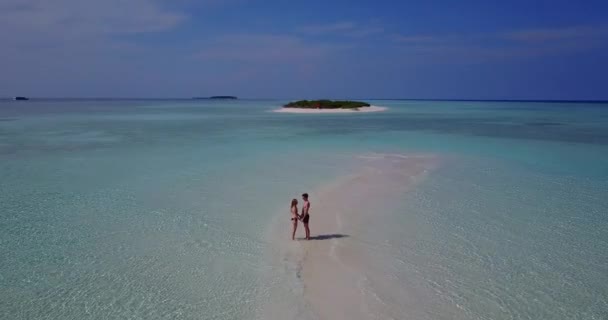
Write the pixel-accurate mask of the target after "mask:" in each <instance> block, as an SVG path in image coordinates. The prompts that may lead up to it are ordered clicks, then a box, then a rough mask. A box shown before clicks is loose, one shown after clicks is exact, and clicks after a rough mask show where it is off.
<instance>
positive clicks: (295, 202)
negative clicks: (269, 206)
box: [290, 199, 298, 208]
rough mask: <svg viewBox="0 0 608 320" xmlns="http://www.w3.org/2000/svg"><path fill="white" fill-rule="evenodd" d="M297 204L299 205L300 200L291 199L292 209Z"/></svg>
mask: <svg viewBox="0 0 608 320" xmlns="http://www.w3.org/2000/svg"><path fill="white" fill-rule="evenodd" d="M297 204H298V200H297V199H291V207H290V208H293V207H294V206H295V205H297Z"/></svg>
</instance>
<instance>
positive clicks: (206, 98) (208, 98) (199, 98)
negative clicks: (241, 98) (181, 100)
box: [192, 96, 238, 100]
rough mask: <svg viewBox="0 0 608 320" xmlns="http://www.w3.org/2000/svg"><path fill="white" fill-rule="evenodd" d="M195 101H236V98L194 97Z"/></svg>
mask: <svg viewBox="0 0 608 320" xmlns="http://www.w3.org/2000/svg"><path fill="white" fill-rule="evenodd" d="M192 99H194V100H236V99H238V98H237V97H235V96H211V97H194V98H192Z"/></svg>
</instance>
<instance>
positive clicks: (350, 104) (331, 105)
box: [274, 99, 386, 113]
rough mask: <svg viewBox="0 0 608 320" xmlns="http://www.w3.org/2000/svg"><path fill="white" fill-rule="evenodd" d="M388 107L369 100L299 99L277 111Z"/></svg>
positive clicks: (362, 110)
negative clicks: (373, 104)
mask: <svg viewBox="0 0 608 320" xmlns="http://www.w3.org/2000/svg"><path fill="white" fill-rule="evenodd" d="M384 110H386V108H383V107H376V106H372V105H370V104H369V103H367V102H362V101H351V100H325V99H324V100H299V101H293V102H290V103H288V104H286V105H284V106H283V107H282V108H281V109H278V110H274V111H275V112H287V113H344V112H376V111H384Z"/></svg>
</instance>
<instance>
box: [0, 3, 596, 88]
mask: <svg viewBox="0 0 608 320" xmlns="http://www.w3.org/2000/svg"><path fill="white" fill-rule="evenodd" d="M606 12H608V2H606V1H561V0H554V1H519V0H513V1H447V0H445V1H431V0H429V1H331V2H330V1H316V0H312V1H311V0H309V1H275V0H268V1H254V0H225V1H221V0H201V1H194V0H104V1H101V0H97V1H96V0H54V1H48V0H0V96H13V95H28V96H34V97H191V96H206V95H218V94H229V95H238V96H241V97H250V98H317V97H328V98H441V99H449V98H458V99H598V100H599V99H608V81H606V78H607V74H608V15H607V14H606Z"/></svg>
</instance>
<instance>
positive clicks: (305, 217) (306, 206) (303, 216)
mask: <svg viewBox="0 0 608 320" xmlns="http://www.w3.org/2000/svg"><path fill="white" fill-rule="evenodd" d="M302 200H304V204H303V205H302V214H298V200H297V199H293V200H291V221H293V231H292V232H291V240H295V237H296V229H297V228H298V220H302V223H304V229H305V230H306V240H310V229H308V220H309V219H310V215H309V214H308V211H309V210H310V202H309V201H308V193H304V194H303V195H302Z"/></svg>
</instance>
